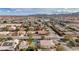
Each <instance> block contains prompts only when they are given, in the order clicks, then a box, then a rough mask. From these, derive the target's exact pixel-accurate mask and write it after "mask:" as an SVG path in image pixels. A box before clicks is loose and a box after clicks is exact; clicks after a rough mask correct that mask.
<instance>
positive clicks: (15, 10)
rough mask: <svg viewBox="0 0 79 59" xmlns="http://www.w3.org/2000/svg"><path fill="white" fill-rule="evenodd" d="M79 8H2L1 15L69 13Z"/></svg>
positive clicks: (78, 10) (77, 10)
mask: <svg viewBox="0 0 79 59" xmlns="http://www.w3.org/2000/svg"><path fill="white" fill-rule="evenodd" d="M75 12H79V8H0V15H34V14H67V13H75Z"/></svg>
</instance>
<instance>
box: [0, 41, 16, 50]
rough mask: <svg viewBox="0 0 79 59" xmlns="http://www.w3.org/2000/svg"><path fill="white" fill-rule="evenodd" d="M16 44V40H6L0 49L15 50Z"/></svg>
mask: <svg viewBox="0 0 79 59" xmlns="http://www.w3.org/2000/svg"><path fill="white" fill-rule="evenodd" d="M16 46H17V44H16V43H15V42H14V41H6V42H3V43H2V44H1V46H0V51H14V50H15V48H16Z"/></svg>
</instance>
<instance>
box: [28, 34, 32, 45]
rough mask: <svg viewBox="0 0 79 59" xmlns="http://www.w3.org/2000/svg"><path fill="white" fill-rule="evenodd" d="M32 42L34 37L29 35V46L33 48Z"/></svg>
mask: <svg viewBox="0 0 79 59" xmlns="http://www.w3.org/2000/svg"><path fill="white" fill-rule="evenodd" d="M32 41H33V38H32V35H29V39H28V42H29V46H31V44H32Z"/></svg>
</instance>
